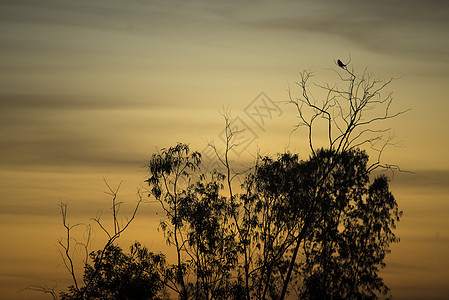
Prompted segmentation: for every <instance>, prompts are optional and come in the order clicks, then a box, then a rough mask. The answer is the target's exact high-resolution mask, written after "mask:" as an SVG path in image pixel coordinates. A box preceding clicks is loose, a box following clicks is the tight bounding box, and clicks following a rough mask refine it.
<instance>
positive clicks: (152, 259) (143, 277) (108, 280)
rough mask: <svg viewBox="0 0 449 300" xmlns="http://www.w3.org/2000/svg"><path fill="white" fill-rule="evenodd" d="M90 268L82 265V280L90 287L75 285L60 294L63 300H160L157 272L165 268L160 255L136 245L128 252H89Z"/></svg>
mask: <svg viewBox="0 0 449 300" xmlns="http://www.w3.org/2000/svg"><path fill="white" fill-rule="evenodd" d="M90 257H91V258H92V261H93V263H92V265H90V264H88V265H86V266H85V270H84V276H83V280H84V282H85V283H88V282H90V284H89V285H87V284H86V285H84V286H83V287H81V288H80V289H76V288H75V287H74V286H71V287H70V288H69V292H62V293H61V299H62V300H75V299H76V300H78V299H116V300H121V299H123V300H125V299H126V300H131V299H136V300H138V299H142V300H144V299H147V300H150V299H160V298H159V297H158V296H157V294H158V292H159V291H160V290H161V289H162V287H163V281H162V278H161V276H160V271H161V270H164V268H165V257H164V255H162V254H154V253H152V252H149V251H148V249H147V248H145V247H142V246H141V245H140V244H139V243H137V242H136V243H135V244H134V245H132V246H131V247H130V253H129V254H127V253H124V252H123V250H122V249H121V248H120V247H118V246H115V245H110V246H108V247H107V248H106V249H105V251H96V252H91V253H90Z"/></svg>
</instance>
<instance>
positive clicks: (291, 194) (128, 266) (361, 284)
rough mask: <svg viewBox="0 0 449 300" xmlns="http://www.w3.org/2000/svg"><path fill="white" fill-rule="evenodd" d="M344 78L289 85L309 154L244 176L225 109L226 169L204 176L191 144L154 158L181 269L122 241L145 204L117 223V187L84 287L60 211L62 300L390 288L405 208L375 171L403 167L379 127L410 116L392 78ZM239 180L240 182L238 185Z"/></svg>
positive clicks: (154, 185)
mask: <svg viewBox="0 0 449 300" xmlns="http://www.w3.org/2000/svg"><path fill="white" fill-rule="evenodd" d="M336 74H337V76H338V77H337V78H338V80H339V81H340V83H338V84H337V83H336V84H333V85H329V84H324V85H322V84H321V85H320V84H313V85H312V84H311V78H312V73H311V72H309V71H305V72H303V73H301V78H300V81H299V82H298V86H299V87H300V91H301V92H300V96H299V97H297V98H293V96H292V92H291V91H290V92H289V96H290V97H289V100H288V101H287V104H289V105H290V106H293V107H295V109H296V112H297V114H298V120H299V122H298V124H296V126H295V129H294V130H293V132H294V131H296V130H299V129H301V128H305V129H306V132H307V136H308V140H307V143H308V145H309V149H310V154H309V156H308V157H306V158H304V159H300V157H299V155H298V154H296V153H293V154H292V153H290V152H286V153H282V154H279V155H278V156H277V157H275V158H272V157H267V156H265V157H258V159H257V160H256V162H255V163H254V165H253V166H252V167H251V168H248V169H247V170H245V171H243V172H237V171H235V170H234V169H233V167H232V166H231V163H230V161H231V160H230V158H229V155H230V150H231V149H232V148H234V147H237V146H238V145H237V144H235V141H236V140H238V139H237V138H236V136H238V134H240V133H241V132H240V131H239V130H238V129H236V128H233V127H232V126H231V124H232V120H231V117H230V115H229V114H223V116H224V119H225V149H224V151H223V152H222V153H224V154H223V155H219V153H220V151H218V150H217V148H216V147H215V145H214V144H210V146H211V147H212V148H213V149H214V150H215V153H216V154H217V159H218V161H219V162H221V164H222V165H223V167H224V169H225V171H224V174H222V173H220V172H218V171H217V170H214V171H212V172H203V171H202V170H201V154H200V153H199V152H197V151H191V150H190V147H189V146H188V145H187V144H183V143H178V144H177V145H175V146H173V147H168V148H163V149H161V150H160V151H158V152H157V153H155V154H153V155H152V157H151V159H150V161H149V164H148V169H149V173H150V175H149V178H148V179H147V180H146V182H147V183H148V185H149V197H154V198H155V199H156V200H157V201H158V202H159V204H160V205H161V207H162V209H163V210H164V212H165V216H166V218H165V220H162V221H161V223H160V227H161V229H162V231H163V232H164V236H165V238H166V241H167V243H168V244H169V245H171V246H173V247H174V248H175V250H176V259H175V263H173V264H165V260H164V257H163V256H162V255H155V254H153V253H149V252H148V251H147V250H146V249H145V248H144V247H143V248H142V247H141V246H140V244H135V245H134V246H133V247H132V248H131V253H130V254H124V253H123V251H122V250H121V249H120V248H118V247H117V246H115V245H114V243H113V242H114V241H115V240H116V239H117V238H118V237H119V236H120V234H121V233H122V232H123V230H125V229H126V228H127V227H128V225H129V222H131V221H132V219H133V218H134V216H135V213H136V211H137V208H138V205H139V203H140V202H141V200H139V203H138V205H137V207H136V210H135V211H134V214H133V216H132V218H131V220H130V221H129V222H127V223H126V224H125V225H124V226H119V223H118V222H117V213H118V207H119V205H120V203H116V202H115V199H116V196H117V191H118V189H117V190H113V189H111V188H110V187H109V186H108V187H109V190H110V194H111V195H112V196H113V205H112V207H113V221H114V229H113V231H111V232H109V231H108V230H106V228H105V227H104V226H103V225H102V223H101V222H100V219H99V218H97V219H94V220H95V222H96V223H97V224H98V225H99V226H100V228H101V229H102V230H103V231H104V232H105V233H106V234H107V236H108V242H107V243H106V244H105V246H104V248H103V249H102V250H99V251H97V252H92V253H91V254H90V256H89V257H90V259H91V260H92V264H89V263H87V257H86V263H85V265H86V267H85V273H84V277H83V283H84V285H82V286H80V285H78V283H77V280H76V279H77V277H76V276H75V273H74V268H73V262H72V260H71V256H70V254H69V253H70V251H69V250H70V249H71V248H70V241H71V239H70V230H71V229H72V228H73V226H69V225H68V224H67V223H66V211H65V210H64V206H61V207H62V213H63V224H64V227H65V228H66V231H67V242H66V243H64V242H62V241H61V242H60V245H61V247H62V249H63V250H65V251H62V252H61V253H62V257H63V259H64V262H65V264H66V266H67V269H68V270H69V273H70V274H71V276H72V278H73V281H74V284H73V285H72V286H71V287H70V290H69V292H66V293H62V294H61V295H62V297H63V299H83V297H84V298H85V297H91V298H109V299H122V298H123V299H124V298H127V299H133V298H139V299H156V297H157V292H158V291H160V290H161V289H163V288H167V289H170V290H171V291H172V292H174V293H176V294H178V296H179V299H182V300H187V299H246V300H250V299H282V300H283V299H285V298H286V296H287V295H289V294H291V293H296V295H297V296H298V298H300V299H347V298H357V299H359V298H366V299H370V298H377V296H378V295H379V294H384V295H385V294H387V293H388V287H387V285H386V284H385V282H384V281H383V280H382V278H381V277H380V275H379V271H380V269H382V268H383V267H384V266H385V262H384V259H385V257H386V255H387V254H388V253H389V251H390V250H389V247H390V245H391V244H392V243H395V242H398V241H399V239H398V238H397V237H396V236H395V234H394V232H393V230H394V229H395V226H396V223H397V222H399V220H400V217H401V215H402V212H401V211H399V209H398V205H397V202H396V200H395V198H394V197H393V195H392V193H391V192H390V190H389V183H388V178H387V177H386V176H385V175H380V176H377V177H375V178H372V177H373V176H372V175H373V171H374V170H376V169H382V170H385V169H388V170H395V169H399V167H397V166H395V165H391V164H385V163H383V162H382V160H381V156H382V153H383V151H384V149H385V148H386V147H387V146H388V145H390V144H391V134H390V129H389V128H378V127H376V125H377V123H379V122H381V121H385V120H388V119H390V118H394V117H396V116H398V115H400V114H402V113H404V111H403V112H398V113H391V104H392V97H391V93H386V94H385V93H384V89H385V87H387V86H388V85H389V84H390V83H391V81H392V80H388V81H386V82H385V81H381V80H378V79H373V78H374V77H373V76H372V75H370V74H369V73H368V72H367V71H366V70H365V71H364V72H363V73H362V74H361V75H360V76H358V75H355V74H356V73H355V71H354V70H353V68H351V67H350V66H349V63H348V64H346V65H345V67H344V68H339V69H338V71H336ZM341 84H342V85H343V87H341V86H340V85H341ZM311 87H314V88H316V89H318V91H319V93H318V94H319V96H317V95H316V94H315V93H312V90H311ZM323 124H324V126H323ZM293 132H292V133H293ZM317 132H318V133H319V132H321V133H324V135H325V136H326V139H325V143H324V144H323V143H321V144H318V142H317V141H319V139H318V140H317ZM318 137H319V136H318ZM317 145H320V146H319V147H317ZM366 146H369V147H366ZM373 153H374V155H372V157H374V160H372V161H370V159H369V154H373ZM303 157H305V156H303ZM235 178H240V179H242V182H243V184H241V186H240V189H239V188H238V187H236V185H235V182H234V179H235ZM65 208H66V207H65ZM75 226H76V225H75ZM85 248H86V249H87V243H86V246H85ZM86 253H87V252H86ZM136 290H138V291H141V292H142V294H136V293H134V292H135V291H136ZM42 291H44V292H46V291H47V290H46V289H42ZM64 297H65V298H64ZM77 297H78V298H77ZM80 297H81V298H80Z"/></svg>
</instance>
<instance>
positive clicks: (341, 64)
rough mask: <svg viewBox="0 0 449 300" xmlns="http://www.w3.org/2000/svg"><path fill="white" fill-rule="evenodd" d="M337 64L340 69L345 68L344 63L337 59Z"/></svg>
mask: <svg viewBox="0 0 449 300" xmlns="http://www.w3.org/2000/svg"><path fill="white" fill-rule="evenodd" d="M337 64H338V66H339V67H340V68H342V69H344V68H346V65H345V64H344V63H342V62H341V60H337Z"/></svg>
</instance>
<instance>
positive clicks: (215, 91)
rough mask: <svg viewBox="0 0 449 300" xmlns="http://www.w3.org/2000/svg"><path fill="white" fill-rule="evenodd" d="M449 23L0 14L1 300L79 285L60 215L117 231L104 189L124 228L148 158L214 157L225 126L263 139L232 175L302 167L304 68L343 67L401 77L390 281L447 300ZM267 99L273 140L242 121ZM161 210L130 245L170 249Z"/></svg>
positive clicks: (322, 5) (166, 8)
mask: <svg viewBox="0 0 449 300" xmlns="http://www.w3.org/2000/svg"><path fill="white" fill-rule="evenodd" d="M448 15H449V3H448V2H447V1H443V0H441V1H437V0H430V1H429V0H426V1H424V0H423V1H413V0H410V1H405V0H397V1H384V0H381V1H360V0H358V1H355V0H343V1H338V2H337V1H330V0H319V1H304V0H298V1H287V0H281V1H248V0H246V1H205V0H196V1H151V0H148V1H146V0H128V1H118V0H108V1H105V0H90V1H67V0H58V1H56V0H41V1H32V0H29V1H26V0H15V1H7V0H0V137H1V138H0V214H1V217H0V234H1V236H2V239H0V265H1V266H2V267H1V268H0V290H1V291H2V293H1V294H2V295H1V296H0V299H48V297H47V296H45V295H40V294H38V293H37V294H36V293H33V292H31V291H23V290H21V289H23V288H25V287H27V286H28V285H47V286H49V287H56V289H59V290H60V289H62V288H64V287H65V286H66V285H67V284H68V283H69V276H68V274H67V272H66V270H65V269H64V267H63V265H62V264H61V260H60V256H59V253H58V248H57V241H58V239H59V238H61V237H62V236H63V235H64V230H63V228H62V224H61V220H60V215H59V207H58V205H57V204H58V203H59V202H61V201H63V202H67V203H68V205H69V221H70V222H71V224H78V223H88V222H89V219H90V218H92V217H95V216H96V215H97V214H98V213H99V212H100V211H101V212H103V217H104V219H105V220H106V218H107V217H108V212H110V210H109V207H110V204H109V200H110V198H109V196H108V195H107V194H105V193H104V192H105V191H106V186H105V183H104V180H105V179H106V181H107V182H108V183H110V184H111V185H112V186H117V185H118V184H119V183H120V182H123V183H122V185H121V189H120V197H122V198H121V199H123V201H124V202H125V203H124V204H123V214H124V215H125V216H126V215H127V213H129V211H130V210H131V209H132V207H133V205H134V204H135V203H136V201H137V197H138V196H137V190H138V189H141V190H144V189H145V185H144V182H143V181H144V180H145V178H146V176H148V173H147V171H146V169H145V164H146V163H147V162H148V160H149V158H150V157H151V154H152V153H155V152H156V151H157V150H158V149H161V148H163V147H168V146H171V145H175V144H176V143H177V142H185V143H189V144H190V146H191V148H193V149H197V150H199V151H203V152H204V153H205V154H206V155H205V157H206V158H207V157H208V154H207V147H206V145H207V143H208V142H214V143H216V144H217V145H218V146H220V142H221V138H222V132H223V125H224V122H223V118H222V116H221V113H223V111H231V113H232V116H233V117H234V118H235V119H237V120H239V122H242V124H246V126H247V127H248V128H249V131H250V132H251V133H252V135H251V137H250V140H248V144H247V147H246V148H245V149H243V150H242V151H241V152H240V151H239V152H236V153H234V160H235V161H236V163H237V162H239V161H242V160H245V157H246V158H248V157H249V158H250V157H253V156H254V155H255V153H257V151H260V152H261V153H263V154H267V155H275V154H276V153H278V152H283V151H286V150H290V151H297V152H299V153H300V155H302V157H304V158H306V157H307V152H306V150H305V149H306V148H307V138H306V135H304V133H301V132H297V133H295V134H294V135H292V136H290V132H291V130H292V128H293V126H294V125H295V122H296V115H295V112H294V109H293V108H292V107H290V106H288V105H285V103H283V102H284V101H286V100H288V89H289V87H292V91H293V92H295V89H294V87H295V82H296V81H298V80H299V73H300V72H301V71H302V70H305V69H307V70H312V71H313V72H314V74H315V77H314V80H316V82H318V83H322V82H333V81H334V80H335V79H336V78H335V74H336V73H335V71H336V70H338V67H337V66H336V64H335V60H336V59H337V58H340V59H342V60H343V61H344V62H347V61H349V60H350V66H351V67H353V68H354V70H356V71H357V72H363V70H364V69H365V68H367V69H368V70H369V71H370V72H372V73H373V74H376V76H380V77H381V78H384V79H389V78H395V79H394V80H393V82H392V84H391V85H389V86H388V90H389V91H391V92H392V93H393V97H394V102H393V106H392V108H393V109H394V110H395V111H402V110H406V109H410V111H409V112H407V113H406V114H404V115H401V116H400V117H398V118H396V119H394V120H391V121H390V122H389V123H388V126H390V127H391V128H392V132H393V133H394V137H395V139H396V141H397V143H396V145H397V146H396V147H390V148H388V149H387V150H386V151H385V154H384V159H385V160H386V161H387V162H388V163H394V164H397V165H399V166H401V168H403V169H406V170H410V171H413V174H411V173H399V174H398V173H395V176H394V178H393V181H392V183H391V185H392V192H393V194H394V195H395V197H396V199H397V201H398V203H399V206H400V208H401V209H402V210H403V211H404V217H403V219H402V221H401V222H400V224H399V226H398V229H397V234H398V235H399V236H400V238H401V242H400V243H399V244H395V245H393V246H392V253H391V254H390V255H389V257H388V258H387V268H386V269H385V270H383V271H382V274H383V275H384V278H385V280H386V282H387V284H388V285H389V286H390V288H391V291H392V294H393V296H394V297H395V298H396V299H423V298H426V299H445V298H446V297H447V295H449V279H448V278H449V258H448V257H447V253H449V196H448V195H449V159H448V154H447V149H448V147H449V142H448V139H447V130H448V129H449V118H447V111H448V109H449V101H448V100H449V99H448V97H449V96H448V95H449V86H448V84H447V82H448V80H449V38H447V31H448V29H449V19H448V18H447V16H448ZM296 92H297V90H296ZM255 101H268V102H267V103H271V104H270V105H274V106H273V107H274V111H273V115H272V116H271V118H269V119H266V120H265V123H263V124H261V123H260V122H259V121H260V120H259V121H258V120H254V119H251V117H250V116H249V114H248V111H249V110H250V109H251V107H252V104H254V103H255ZM157 212H158V208H157V207H156V206H155V205H152V204H146V205H144V206H143V207H142V208H141V210H140V211H139V214H138V216H137V218H136V221H135V223H133V224H132V226H131V227H130V229H129V231H128V232H127V233H126V235H125V236H123V238H122V239H121V240H120V243H122V244H121V245H123V246H125V247H126V245H127V243H128V244H129V243H130V242H132V241H133V240H135V239H137V240H139V241H141V242H142V243H144V244H146V245H148V246H149V247H150V249H152V250H153V251H160V250H164V249H165V248H164V247H165V246H164V243H163V239H162V236H161V233H159V232H157V230H156V227H157V223H158V221H159V215H156V213H157ZM81 227H82V226H79V230H80V232H79V233H78V234H79V235H80V236H81V237H82V234H83V232H82V231H81ZM77 228H78V227H77ZM102 239H104V236H103V235H102V233H101V231H99V230H98V229H97V230H96V231H95V242H96V243H98V244H101V241H102ZM3 297H4V298H3Z"/></svg>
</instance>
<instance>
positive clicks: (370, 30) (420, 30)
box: [242, 0, 449, 62]
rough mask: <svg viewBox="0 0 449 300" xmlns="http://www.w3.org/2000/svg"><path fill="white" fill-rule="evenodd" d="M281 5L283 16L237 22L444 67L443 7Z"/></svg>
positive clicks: (448, 58)
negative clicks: (332, 38) (327, 38)
mask: <svg viewBox="0 0 449 300" xmlns="http://www.w3.org/2000/svg"><path fill="white" fill-rule="evenodd" d="M285 5H286V7H288V6H290V9H289V10H287V9H286V10H285V11H286V12H288V13H287V14H286V15H285V16H276V15H275V14H274V15H272V16H270V15H269V14H266V15H259V16H256V17H254V18H245V19H243V18H242V22H244V23H246V24H248V25H250V26H253V27H256V28H259V29H262V30H279V31H295V32H302V33H307V32H310V33H317V34H322V35H323V36H335V37H340V38H342V39H345V40H347V41H349V42H351V43H352V44H353V45H358V46H361V47H363V48H365V49H367V50H369V51H373V52H377V53H380V54H386V55H396V56H404V55H406V56H409V57H412V58H419V59H431V60H439V61H445V62H449V42H448V40H447V39H443V38H442V36H444V35H445V32H446V31H447V28H448V27H449V19H448V18H447V15H448V13H449V3H448V2H447V1H394V2H391V1H353V0H346V1H339V2H335V1H319V2H314V3H313V4H310V5H307V4H306V3H304V2H295V4H292V3H288V2H287V3H285ZM292 11H293V13H292ZM304 42H306V43H307V41H304ZM327 46H330V45H327ZM348 47H350V46H348Z"/></svg>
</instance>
